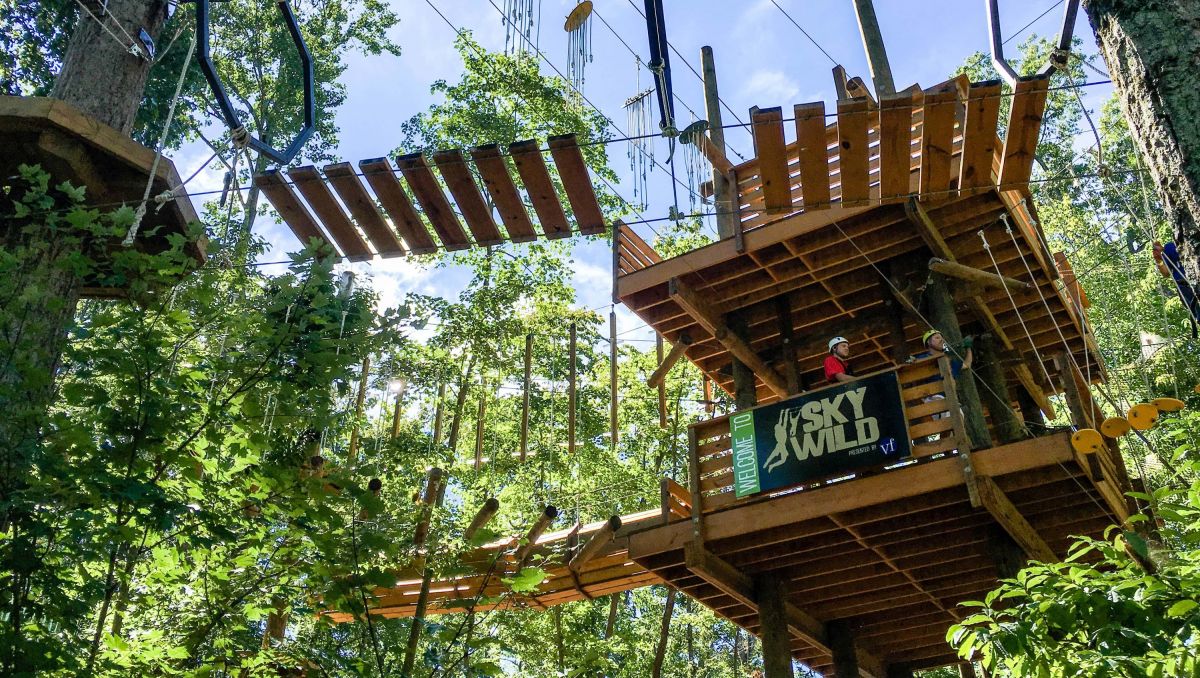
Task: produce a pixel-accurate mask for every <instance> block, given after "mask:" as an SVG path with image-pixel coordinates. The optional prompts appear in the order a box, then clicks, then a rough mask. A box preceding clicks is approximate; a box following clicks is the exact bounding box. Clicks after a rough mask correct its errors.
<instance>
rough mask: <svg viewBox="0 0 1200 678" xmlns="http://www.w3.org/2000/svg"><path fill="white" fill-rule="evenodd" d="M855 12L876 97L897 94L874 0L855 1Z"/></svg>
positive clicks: (881, 97)
mask: <svg viewBox="0 0 1200 678" xmlns="http://www.w3.org/2000/svg"><path fill="white" fill-rule="evenodd" d="M854 12H855V14H856V15H857V16H858V29H859V32H861V33H862V40H863V47H864V48H866V51H867V67H868V68H870V70H871V81H872V82H873V83H874V84H875V96H877V97H879V98H880V99H883V97H885V96H891V95H893V94H895V93H896V83H895V81H894V80H893V79H892V66H891V64H889V63H888V57H887V48H886V47H885V46H884V43H883V33H882V32H881V31H880V30H879V19H878V18H877V17H876V16H875V4H874V2H872V0H854Z"/></svg>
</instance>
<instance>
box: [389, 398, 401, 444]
mask: <svg viewBox="0 0 1200 678" xmlns="http://www.w3.org/2000/svg"><path fill="white" fill-rule="evenodd" d="M403 402H404V391H403V390H401V391H400V392H399V393H397V394H396V407H395V409H393V410H392V438H391V439H392V440H395V439H396V438H397V437H399V436H400V406H401V404H402V403H403Z"/></svg>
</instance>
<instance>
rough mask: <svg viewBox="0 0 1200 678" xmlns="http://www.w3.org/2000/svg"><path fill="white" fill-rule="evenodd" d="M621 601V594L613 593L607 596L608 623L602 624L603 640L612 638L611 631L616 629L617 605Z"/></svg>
mask: <svg viewBox="0 0 1200 678" xmlns="http://www.w3.org/2000/svg"><path fill="white" fill-rule="evenodd" d="M620 599H621V594H619V593H613V594H611V595H609V596H608V621H606V622H605V623H604V639H605V640H608V639H609V638H612V634H613V631H615V630H616V628H617V603H618V601H620Z"/></svg>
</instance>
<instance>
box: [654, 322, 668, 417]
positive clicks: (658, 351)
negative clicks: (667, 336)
mask: <svg viewBox="0 0 1200 678" xmlns="http://www.w3.org/2000/svg"><path fill="white" fill-rule="evenodd" d="M654 354H655V357H657V358H658V364H659V365H662V363H663V338H662V335H661V334H657V333H656V334H655V335H654ZM655 372H657V370H655ZM658 427H659V428H666V427H667V384H666V380H665V379H661V378H660V379H659V380H658Z"/></svg>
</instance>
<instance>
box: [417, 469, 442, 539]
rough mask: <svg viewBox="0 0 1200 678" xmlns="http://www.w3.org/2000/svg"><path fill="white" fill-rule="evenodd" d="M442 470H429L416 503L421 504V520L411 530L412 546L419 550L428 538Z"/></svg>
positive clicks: (439, 489)
mask: <svg viewBox="0 0 1200 678" xmlns="http://www.w3.org/2000/svg"><path fill="white" fill-rule="evenodd" d="M442 475H443V474H442V469H440V468H438V467H436V466H435V467H433V468H431V469H429V473H428V474H426V476H425V487H424V488H423V489H422V490H421V494H420V496H419V499H418V501H419V502H420V503H421V505H422V506H421V518H420V520H419V521H417V527H416V529H414V530H413V546H416V547H417V549H418V550H421V549H423V548H424V546H425V539H426V538H427V537H428V536H429V520H430V518H431V516H432V513H433V510H432V508H433V505H434V503H435V502H436V501H437V498H438V494H440V493H441V485H442Z"/></svg>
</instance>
